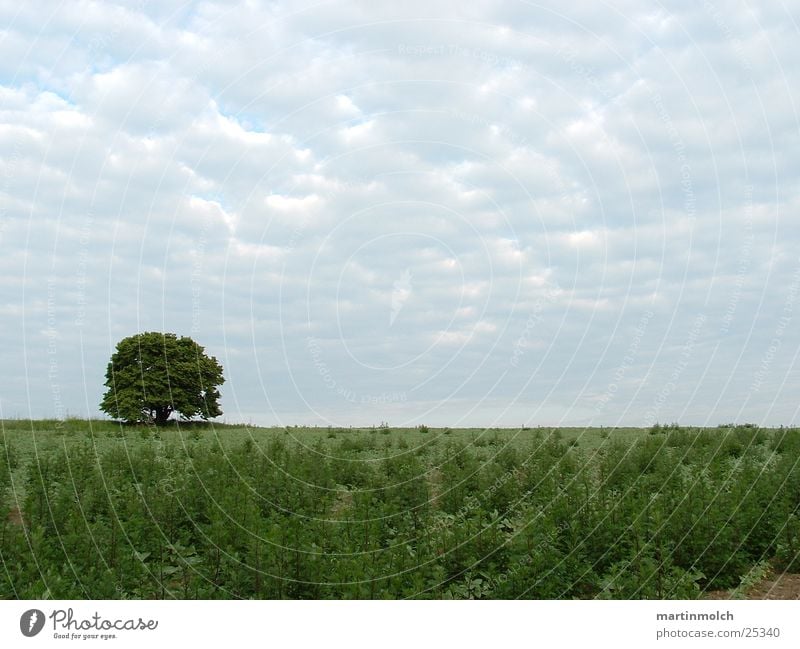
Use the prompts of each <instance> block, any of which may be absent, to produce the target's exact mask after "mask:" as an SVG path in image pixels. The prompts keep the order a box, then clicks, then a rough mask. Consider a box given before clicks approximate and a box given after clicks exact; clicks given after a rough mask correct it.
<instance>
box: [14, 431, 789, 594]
mask: <svg viewBox="0 0 800 649" xmlns="http://www.w3.org/2000/svg"><path fill="white" fill-rule="evenodd" d="M0 423H2V435H0V561H1V562H2V571H0V597H2V598H17V599H29V598H30V599H39V598H47V597H52V598H58V599H73V598H74V599H84V598H92V599H95V598H102V599H110V598H183V599H187V598H202V599H209V598H225V599H231V598H270V599H271V598H317V599H324V598H337V599H339V598H392V599H397V598H432V599H453V598H455V599H465V598H474V599H481V598H482V599H512V598H532V599H570V598H625V599H641V598H697V597H703V596H706V595H707V594H708V593H710V592H712V591H721V590H725V591H728V592H730V593H732V594H733V596H736V595H737V593H742V592H744V589H746V588H748V587H749V586H752V584H753V582H754V580H756V579H758V578H760V577H763V576H764V575H765V574H767V572H769V571H773V572H778V573H780V572H783V571H785V572H789V573H791V572H800V461H799V459H800V431H796V430H789V429H778V430H764V429H758V428H755V427H752V426H739V427H733V426H731V427H720V428H714V429H702V430H701V429H688V428H679V427H677V426H671V427H666V428H661V427H659V428H656V429H653V430H644V429H545V428H533V429H521V430H509V429H502V430H498V429H489V430H484V429H455V430H450V429H438V428H437V429H433V428H431V429H430V430H428V429H426V428H424V427H423V428H420V429H390V428H388V427H386V426H384V427H378V428H373V429H360V430H357V429H335V428H285V429H284V428H281V429H264V428H254V427H248V426H225V425H195V424H192V425H181V426H169V427H165V428H149V427H127V426H119V425H117V424H114V423H112V422H104V421H83V420H67V421H33V422H31V421H4V422H0Z"/></svg>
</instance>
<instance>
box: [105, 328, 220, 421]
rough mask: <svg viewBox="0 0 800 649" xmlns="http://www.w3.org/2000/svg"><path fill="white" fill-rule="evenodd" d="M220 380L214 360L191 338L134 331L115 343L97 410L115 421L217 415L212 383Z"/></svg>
mask: <svg viewBox="0 0 800 649" xmlns="http://www.w3.org/2000/svg"><path fill="white" fill-rule="evenodd" d="M224 381H225V379H224V378H223V376H222V366H221V365H220V364H219V363H218V362H217V359H216V358H214V357H213V356H211V357H209V356H207V355H206V353H205V350H204V348H203V347H201V346H200V345H198V344H197V343H196V342H195V341H194V340H192V339H191V338H188V337H186V336H181V337H180V338H178V336H177V335H176V334H174V333H160V332H146V333H140V334H136V335H134V336H129V337H127V338H123V339H122V340H121V341H120V342H119V343H118V344H117V348H116V351H115V352H114V354H113V355H112V356H111V361H110V362H109V363H108V369H107V370H106V382H105V386H106V387H107V388H108V390H107V392H106V393H105V395H104V396H103V400H102V401H101V402H100V409H101V410H102V411H103V412H105V413H107V414H108V415H110V416H111V417H114V418H115V419H123V420H125V421H128V422H147V423H156V424H158V425H163V424H165V423H166V422H167V420H168V419H169V417H170V415H172V413H177V414H178V415H179V416H180V417H181V418H182V419H191V418H193V417H198V416H199V417H200V418H202V419H209V418H211V417H218V416H219V415H221V414H222V410H221V409H220V406H219V398H220V394H219V391H218V390H217V387H218V386H220V385H222V383H223V382H224Z"/></svg>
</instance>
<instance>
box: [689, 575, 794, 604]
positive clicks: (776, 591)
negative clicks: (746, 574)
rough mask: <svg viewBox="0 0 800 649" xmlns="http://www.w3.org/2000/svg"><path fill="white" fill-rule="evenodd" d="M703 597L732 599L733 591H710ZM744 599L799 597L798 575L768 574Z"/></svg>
mask: <svg viewBox="0 0 800 649" xmlns="http://www.w3.org/2000/svg"><path fill="white" fill-rule="evenodd" d="M705 599H733V591H729V590H715V591H711V592H709V593H706V595H705ZM744 599H800V575H793V574H788V573H783V574H779V575H775V574H773V575H768V576H767V577H765V578H764V579H762V580H761V581H760V582H758V583H757V584H756V585H755V586H753V587H752V588H751V589H750V590H749V591H747V595H746V596H745V597H744Z"/></svg>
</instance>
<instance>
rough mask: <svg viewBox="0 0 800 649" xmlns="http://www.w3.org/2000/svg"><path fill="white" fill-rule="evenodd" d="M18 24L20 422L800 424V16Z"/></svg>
mask: <svg viewBox="0 0 800 649" xmlns="http://www.w3.org/2000/svg"><path fill="white" fill-rule="evenodd" d="M0 7H2V9H0V242H2V243H0V245H1V246H2V247H1V248H0V250H2V255H0V267H1V268H2V270H1V271H0V328H1V329H0V330H1V331H2V338H0V361H1V362H2V370H3V371H2V373H1V374H0V417H5V418H10V417H28V416H32V417H37V418H38V417H53V416H66V415H82V416H86V415H90V416H99V414H100V413H99V411H98V407H97V404H98V403H99V401H100V398H101V396H102V392H103V385H102V384H103V381H104V373H105V369H106V364H107V362H108V359H109V357H110V354H111V353H112V351H113V349H114V346H115V345H116V343H117V342H118V341H119V340H120V339H121V338H123V337H125V336H128V335H131V334H133V333H136V332H139V331H173V332H176V333H179V334H184V335H189V336H192V337H193V338H194V339H195V340H197V341H198V342H199V343H200V344H202V345H204V346H205V347H206V349H207V351H208V352H210V353H211V354H213V355H215V356H216V357H217V358H218V359H219V360H220V362H221V363H222V365H223V366H224V369H225V376H226V382H225V384H224V386H223V387H222V390H221V391H222V407H223V410H224V412H225V415H224V416H223V419H224V420H226V421H229V422H242V421H243V422H252V423H259V424H279V425H285V424H295V423H308V424H325V423H331V424H334V425H347V424H353V425H364V424H379V423H380V422H381V421H387V422H389V423H390V424H391V425H393V426H401V425H417V424H420V423H427V424H429V425H450V426H518V425H520V424H528V425H537V424H543V425H545V424H547V425H556V424H560V425H635V426H639V425H648V424H651V423H653V422H655V421H660V422H666V421H669V422H671V421H679V422H681V423H685V424H695V425H716V424H719V423H723V422H729V421H737V422H745V421H751V422H757V423H760V424H771V425H777V424H791V423H795V424H797V423H800V421H798V419H799V417H798V404H800V379H799V378H798V349H800V348H799V347H798V343H800V333H798V323H800V301H799V300H798V294H799V293H800V227H798V226H800V220H799V219H800V215H799V214H798V208H800V183H799V182H798V180H800V178H799V176H800V173H799V172H800V119H799V118H798V110H799V109H800V92H798V88H800V68H798V66H797V60H798V55H799V54H800V46H798V43H799V42H800V38H798V36H799V34H798V32H800V28H799V26H798V15H800V3H798V2H797V0H785V1H780V0H779V1H776V2H771V3H748V2H736V1H731V2H727V1H723V0H715V1H714V2H712V1H705V2H688V1H687V2H682V1H677V2H671V3H668V4H666V5H660V4H659V3H650V2H630V1H625V0H620V1H618V2H611V3H604V2H596V1H591V2H589V1H587V2H566V3H565V2H543V3H542V2H522V1H516V0H504V1H497V2H494V1H490V0H487V1H481V2H475V3H464V2H449V1H443V0H425V1H419V2H417V1H413V0H412V1H405V2H402V3H391V2H376V3H372V2H367V1H366V0H363V1H345V2H326V1H323V2H313V3H312V2H297V1H293V2H269V3H268V2H252V1H251V2H241V3H233V2H218V3H215V2H198V3H191V2H189V3H186V2H152V1H148V0H140V1H138V2H127V3H108V2H74V3H56V2H41V3H40V2H24V3H19V2H5V1H3V2H0Z"/></svg>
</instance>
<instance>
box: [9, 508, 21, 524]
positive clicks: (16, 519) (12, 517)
mask: <svg viewBox="0 0 800 649" xmlns="http://www.w3.org/2000/svg"><path fill="white" fill-rule="evenodd" d="M8 522H9V523H11V524H12V525H20V526H21V525H22V524H23V519H22V512H21V511H20V510H19V507H12V508H11V511H9V512H8Z"/></svg>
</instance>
